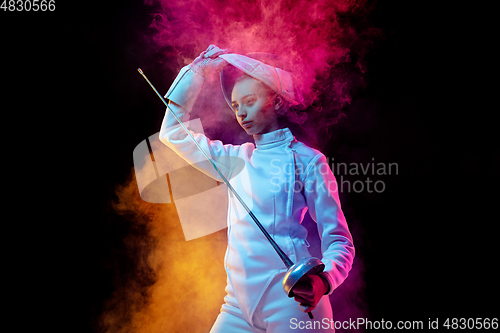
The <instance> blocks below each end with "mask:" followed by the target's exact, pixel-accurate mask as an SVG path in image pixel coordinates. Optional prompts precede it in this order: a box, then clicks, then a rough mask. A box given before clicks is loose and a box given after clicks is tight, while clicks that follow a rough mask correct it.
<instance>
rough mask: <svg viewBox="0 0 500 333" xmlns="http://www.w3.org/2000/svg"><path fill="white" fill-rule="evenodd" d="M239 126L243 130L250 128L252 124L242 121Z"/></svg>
mask: <svg viewBox="0 0 500 333" xmlns="http://www.w3.org/2000/svg"><path fill="white" fill-rule="evenodd" d="M241 126H243V128H249V127H250V126H252V122H251V121H244V122H242V123H241Z"/></svg>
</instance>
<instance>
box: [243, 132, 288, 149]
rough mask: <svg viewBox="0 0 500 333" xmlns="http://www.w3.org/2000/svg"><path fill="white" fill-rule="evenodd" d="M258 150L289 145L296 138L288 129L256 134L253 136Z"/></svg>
mask: <svg viewBox="0 0 500 333" xmlns="http://www.w3.org/2000/svg"><path fill="white" fill-rule="evenodd" d="M253 138H254V140H255V145H256V146H257V149H260V150H262V149H270V148H273V147H276V146H279V145H283V144H289V143H290V142H291V141H294V140H295V138H294V136H293V134H292V132H291V131H290V130H289V129H288V128H280V129H277V130H275V131H272V132H269V133H264V134H255V135H254V136H253Z"/></svg>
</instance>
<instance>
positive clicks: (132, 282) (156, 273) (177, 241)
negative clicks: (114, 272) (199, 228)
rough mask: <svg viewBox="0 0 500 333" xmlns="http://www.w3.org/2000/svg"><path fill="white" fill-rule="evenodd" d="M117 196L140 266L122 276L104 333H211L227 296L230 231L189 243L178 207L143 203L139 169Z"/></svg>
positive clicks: (107, 310)
mask: <svg viewBox="0 0 500 333" xmlns="http://www.w3.org/2000/svg"><path fill="white" fill-rule="evenodd" d="M167 190H168V189H167ZM115 192H116V195H117V197H118V200H117V201H116V202H114V203H113V208H114V209H115V211H116V212H117V213H118V214H120V215H122V216H124V217H126V218H127V219H128V220H130V222H131V228H130V232H129V234H128V235H127V236H126V237H125V238H124V239H123V242H124V245H125V247H126V249H127V253H128V254H129V256H130V258H131V259H133V262H134V265H135V267H134V268H133V269H132V272H131V273H130V274H127V276H119V277H117V279H116V282H115V291H114V293H113V294H112V296H111V298H110V299H108V300H106V301H105V304H104V310H103V313H102V315H101V318H100V331H101V332H105V333H139V332H140V333H155V332H162V333H164V332H208V331H209V330H210V328H211V326H212V325H213V323H214V321H215V319H216V317H217V315H218V313H219V310H220V306H221V305H222V303H223V297H224V295H225V291H224V287H225V285H226V272H225V270H224V263H223V262H224V251H225V249H226V245H227V237H226V232H227V231H226V230H221V231H219V232H216V233H214V234H211V235H208V236H205V237H202V238H199V239H196V240H192V241H189V242H187V241H185V240H184V235H183V232H182V228H181V224H180V221H179V219H178V216H177V212H176V209H175V204H152V203H148V202H145V201H143V200H142V199H141V197H140V195H139V190H138V188H137V183H136V179H135V173H134V170H133V169H132V171H131V173H130V176H129V178H128V179H127V180H126V182H125V183H124V184H120V185H118V186H117V187H116V190H115Z"/></svg>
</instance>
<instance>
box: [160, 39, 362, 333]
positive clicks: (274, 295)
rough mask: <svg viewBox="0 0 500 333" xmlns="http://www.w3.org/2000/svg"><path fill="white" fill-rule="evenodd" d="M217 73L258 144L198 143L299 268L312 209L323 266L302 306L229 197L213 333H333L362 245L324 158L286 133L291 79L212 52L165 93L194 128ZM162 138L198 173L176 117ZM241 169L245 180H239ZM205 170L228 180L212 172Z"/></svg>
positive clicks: (299, 290)
mask: <svg viewBox="0 0 500 333" xmlns="http://www.w3.org/2000/svg"><path fill="white" fill-rule="evenodd" d="M210 71H222V74H221V81H222V90H223V93H224V95H225V98H226V100H227V101H228V104H229V106H230V108H231V109H232V110H233V112H234V114H235V116H236V119H237V121H238V123H239V124H240V125H241V127H242V128H243V129H244V130H245V131H246V133H247V134H249V135H252V136H253V138H254V141H255V144H253V143H245V144H242V145H230V144H223V143H222V142H220V141H216V140H210V139H209V138H207V137H206V136H204V135H202V134H194V137H195V139H196V140H197V142H198V143H199V144H200V146H201V147H202V148H203V149H204V150H205V151H206V152H207V153H208V154H209V155H211V157H212V158H213V159H214V160H215V161H216V164H217V165H218V167H219V168H220V170H221V171H222V172H223V173H224V176H225V177H226V178H227V179H229V180H230V182H231V185H232V186H233V187H234V188H235V190H236V191H237V192H238V194H239V195H240V196H241V197H242V198H243V199H244V201H245V203H246V204H247V205H248V206H251V207H252V208H251V210H252V213H253V214H254V215H255V216H256V217H257V218H258V219H259V221H260V222H261V223H262V225H263V226H264V227H265V228H266V230H267V231H268V232H269V233H270V235H271V236H272V237H273V239H274V240H275V241H276V243H278V245H279V246H280V247H281V249H282V250H283V251H284V252H285V253H286V254H287V255H288V256H289V257H290V259H291V260H292V261H293V262H297V261H299V260H301V259H303V258H307V257H310V256H311V255H310V254H309V251H308V246H309V245H308V243H307V240H306V238H307V230H306V229H305V228H304V227H303V226H302V225H301V222H302V220H303V218H304V215H305V213H306V211H307V210H309V214H310V215H311V217H312V219H313V220H314V221H316V223H317V225H318V232H319V235H320V237H321V250H322V255H323V258H322V262H323V263H324V264H325V271H324V272H323V273H321V274H320V275H306V276H304V277H303V278H302V279H301V280H300V281H299V282H298V283H297V285H296V286H295V287H294V288H293V292H294V294H295V298H294V299H292V298H288V296H287V295H286V294H285V292H284V291H283V287H282V281H283V277H284V275H285V273H286V271H287V269H286V267H285V265H284V264H283V262H282V261H281V259H280V258H279V256H278V255H277V254H276V253H275V251H274V249H273V248H272V246H271V245H270V244H269V242H268V241H267V239H266V238H265V237H264V235H263V234H262V232H261V231H260V230H259V229H258V227H257V226H256V225H255V224H254V222H253V221H252V219H251V218H250V216H248V215H247V214H246V212H245V211H244V210H243V209H242V207H241V204H240V202H239V201H238V200H236V198H234V197H233V196H232V195H229V207H228V247H227V251H226V256H225V268H226V272H227V287H226V293H227V294H226V296H225V298H224V304H223V305H222V308H221V313H220V314H219V316H218V317H217V320H216V322H215V324H214V326H213V327H212V330H211V332H213V333H215V332H223V333H224V332H231V333H238V332H275V333H284V332H297V331H300V329H301V328H304V329H305V331H307V332H333V331H334V329H333V324H332V322H331V321H330V320H331V318H332V309H331V306H330V302H329V298H328V296H327V295H330V294H331V293H332V292H333V291H334V290H335V288H336V287H337V286H339V285H340V284H341V283H342V282H343V281H344V280H345V278H346V277H347V275H348V273H349V271H350V269H351V265H352V262H353V259H354V246H353V243H352V237H351V234H350V232H349V229H348V226H347V223H346V221H345V218H344V215H343V213H342V210H341V206H340V201H339V197H338V193H337V183H336V181H335V177H334V175H333V174H332V172H331V170H330V168H329V166H328V164H327V162H326V158H325V156H324V155H323V154H322V153H321V152H319V151H317V150H315V149H312V148H310V147H308V146H307V145H305V144H304V143H302V142H300V141H297V140H296V139H295V137H294V135H293V134H292V132H291V131H290V129H289V128H288V127H284V124H286V117H287V114H288V112H289V108H290V107H291V106H294V105H297V104H299V103H300V97H299V95H298V94H297V93H296V89H294V85H293V80H292V76H291V74H290V73H289V72H286V71H284V70H282V69H280V68H276V67H273V66H270V65H268V64H266V63H264V62H262V61H258V60H255V59H253V58H250V57H247V56H243V55H238V54H227V53H226V51H225V50H221V49H220V48H218V47H216V46H214V45H210V46H209V48H208V49H207V50H206V51H204V52H202V53H201V55H200V56H199V57H198V58H196V59H195V61H194V62H193V63H191V64H190V65H188V66H186V67H184V68H183V69H182V70H181V72H180V73H179V75H178V76H177V78H176V79H175V81H174V83H173V84H172V86H171V87H170V89H169V91H168V92H167V94H166V95H165V97H166V98H168V99H169V106H170V107H171V109H172V110H173V111H174V112H175V113H176V115H177V116H178V117H179V119H180V120H181V121H183V122H184V121H187V120H189V112H190V110H191V109H192V107H193V104H194V102H195V100H196V97H197V95H198V94H199V92H200V90H201V89H202V86H203V83H204V77H205V76H206V75H207V74H208V73H209V72H210ZM231 73H232V75H231ZM160 140H161V141H162V142H163V143H165V144H166V145H167V146H169V147H170V148H171V149H173V150H174V151H176V152H177V153H178V154H179V155H180V156H181V157H182V158H184V159H185V160H186V161H188V162H190V163H192V164H193V165H194V164H196V163H197V162H200V161H202V160H203V159H204V158H203V157H202V156H201V155H202V153H201V152H200V151H199V150H198V148H197V147H196V146H195V145H194V144H193V143H192V141H191V139H190V138H189V137H188V136H187V134H186V133H184V131H183V129H182V128H181V127H180V126H178V124H177V121H176V120H175V118H174V117H173V116H172V115H171V114H170V112H169V111H168V110H167V112H166V115H165V118H164V120H163V123H162V127H161V131H160ZM242 167H243V168H244V171H245V172H244V173H245V174H246V175H247V177H238V176H237V175H236V174H237V173H238V172H240V171H241V169H242ZM202 171H203V172H205V173H206V174H208V175H210V176H211V177H213V178H215V179H217V180H219V181H220V177H219V176H218V175H217V173H216V172H215V170H213V168H211V167H209V168H207V169H203V170H202ZM297 302H298V303H299V304H300V306H298V304H297ZM313 309H314V317H315V318H314V320H313V321H314V322H315V323H311V324H307V322H309V321H310V319H309V317H308V316H307V314H306V312H309V311H312V310H313ZM308 325H309V326H308ZM310 328H312V329H310Z"/></svg>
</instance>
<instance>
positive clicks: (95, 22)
mask: <svg viewBox="0 0 500 333" xmlns="http://www.w3.org/2000/svg"><path fill="white" fill-rule="evenodd" d="M487 12H488V10H486V9H485V8H465V7H464V8H462V7H460V5H456V4H455V5H454V6H450V7H447V6H444V5H442V6H439V7H438V6H437V5H436V4H432V3H430V4H426V3H410V2H403V1H379V2H378V4H377V7H376V9H375V10H374V11H373V12H372V13H371V14H370V20H371V21H372V22H373V24H374V25H375V26H377V27H379V28H381V29H382V30H383V31H384V33H385V34H386V37H385V38H384V39H383V40H381V41H379V42H378V43H377V45H375V47H374V48H373V49H372V51H370V54H369V55H368V73H367V75H368V86H367V88H366V89H365V90H364V91H363V92H361V93H360V94H359V95H358V96H356V99H355V101H354V102H353V105H352V106H351V109H352V110H353V111H352V112H350V113H349V117H348V118H349V119H348V120H347V121H346V123H344V125H342V126H339V128H338V129H337V131H338V135H336V136H335V138H336V139H335V140H336V142H335V145H333V143H332V146H331V147H329V151H328V152H329V153H330V154H335V152H336V151H337V150H336V149H337V148H338V147H343V146H348V147H352V148H353V149H358V150H359V151H360V152H361V155H362V156H363V157H364V158H370V157H372V156H375V157H377V156H384V158H385V161H387V162H397V163H398V165H399V174H398V175H397V177H391V178H388V180H387V183H386V186H387V188H388V190H387V191H385V192H384V193H382V194H377V195H375V194H357V195H351V196H349V197H348V198H346V201H348V204H347V205H348V206H349V211H350V212H353V214H355V219H356V221H358V222H359V223H360V226H361V227H362V230H363V235H362V240H363V241H364V242H365V244H364V245H363V246H362V248H363V253H362V255H363V257H364V260H365V263H366V265H367V266H366V277H365V278H366V283H367V289H366V301H367V303H368V306H369V308H370V314H371V316H372V317H373V318H374V319H379V318H384V319H386V320H398V319H407V320H424V321H427V319H428V318H437V317H439V318H442V319H444V318H446V317H467V318H469V317H483V318H485V317H490V318H491V317H493V316H495V315H498V313H497V312H496V311H495V310H497V309H498V307H497V306H496V305H495V304H496V302H495V301H496V299H497V297H498V269H497V267H496V266H498V259H497V254H498V250H497V247H496V246H495V245H496V243H495V240H496V237H495V233H496V232H497V231H496V227H497V224H498V223H497V222H498V217H497V215H496V214H495V207H496V205H497V203H496V201H497V200H496V199H497V197H498V196H497V190H496V183H495V182H496V181H497V180H498V176H497V174H496V171H497V166H498V150H497V149H496V145H497V142H498V139H497V136H496V135H495V134H496V132H495V123H494V121H495V118H494V115H495V113H497V112H498V111H497V109H498V107H496V105H495V104H494V103H492V101H493V99H494V98H493V97H494V96H495V93H496V92H495V85H496V82H497V81H498V79H497V78H496V77H495V75H494V74H493V72H492V71H493V69H494V67H495V66H496V65H495V61H494V60H496V59H494V56H493V55H492V52H491V51H490V45H493V39H491V40H490V39H488V38H487V32H488V31H489V22H490V21H489V20H488V17H487V15H486V14H487ZM0 21H1V27H2V37H1V38H2V47H1V48H2V51H1V54H2V66H3V67H4V70H3V74H2V81H3V82H4V83H3V84H2V93H1V94H2V110H3V116H4V118H3V119H4V121H3V124H4V134H6V137H7V138H6V139H5V142H4V144H5V146H6V147H5V153H6V158H5V159H4V165H5V167H7V170H10V171H11V172H19V171H20V172H21V174H22V175H23V177H21V178H22V179H23V180H24V181H26V178H28V180H27V182H26V185H24V184H25V183H24V182H17V181H16V186H14V187H9V190H8V193H9V195H13V196H14V198H15V199H14V200H13V201H14V202H15V203H16V204H18V203H21V205H20V208H15V212H16V214H14V215H15V216H16V217H17V218H16V220H17V221H18V223H16V225H20V226H21V230H20V231H19V233H16V235H19V237H18V238H16V239H17V240H18V241H17V242H16V243H15V244H16V245H13V247H12V248H13V249H19V247H21V248H23V249H25V248H26V249H28V248H29V249H30V250H29V251H27V254H26V255H24V254H23V255H22V256H21V257H22V259H21V260H17V259H15V258H14V257H15V256H12V255H9V257H12V258H13V260H14V262H16V263H17V264H19V263H21V264H20V266H21V267H22V268H26V267H28V271H29V272H30V273H29V274H26V275H23V277H26V276H28V281H30V285H29V288H28V289H29V290H30V291H29V292H28V295H24V296H21V292H20V291H19V292H17V291H16V292H15V293H14V297H15V298H16V299H18V300H19V299H21V298H22V299H23V300H29V301H27V302H28V304H31V306H30V308H31V309H33V312H39V311H40V310H42V309H45V310H47V309H48V310H49V313H51V314H50V315H44V316H43V321H42V322H46V323H52V324H56V323H58V324H61V323H63V322H65V323H66V321H69V322H71V323H72V324H68V325H70V326H67V327H71V328H68V329H67V331H71V332H73V331H82V332H83V331H86V332H92V331H95V329H96V326H95V325H96V322H95V320H96V318H97V317H98V316H99V314H100V311H101V306H102V301H103V300H104V299H106V298H108V297H110V295H111V292H112V291H113V288H114V286H113V274H116V272H115V271H112V270H110V269H109V268H107V267H106V266H105V265H104V264H103V262H109V261H110V260H111V261H113V260H115V261H117V262H119V263H118V264H117V265H118V266H120V265H122V266H123V267H122V268H121V271H126V270H127V269H128V268H127V264H130V263H128V262H127V259H126V257H125V256H124V254H123V253H121V252H120V251H121V249H120V246H122V245H121V242H120V240H121V239H122V238H123V236H124V235H126V234H127V232H128V223H127V221H124V220H123V219H122V218H121V217H119V216H117V215H116V214H115V213H114V212H113V210H112V208H111V207H110V201H111V200H115V199H116V197H115V194H114V188H115V186H116V184H118V183H121V182H123V181H124V180H125V179H126V177H127V176H128V173H129V172H130V168H131V167H132V164H133V161H132V151H133V149H134V148H135V146H136V145H137V144H138V143H139V142H140V141H142V140H143V139H144V138H146V137H147V136H149V135H151V134H153V133H156V132H157V131H158V128H159V124H160V122H161V119H162V117H163V113H164V107H163V106H162V104H161V101H159V100H158V99H157V98H156V97H155V96H154V94H153V92H152V91H151V89H150V88H149V87H148V86H147V85H146V84H145V82H144V81H143V79H142V78H141V77H140V75H139V74H138V73H137V71H136V69H137V68H138V67H142V68H143V69H145V70H146V69H147V70H148V71H149V72H148V73H149V74H148V77H149V78H150V80H151V81H152V82H155V83H156V85H157V87H158V88H159V89H161V90H165V89H166V88H168V86H169V84H170V82H171V81H172V80H173V78H174V76H173V75H174V73H168V75H164V74H163V73H158V72H155V71H154V68H155V66H154V64H155V62H156V61H158V59H157V58H155V57H156V55H155V54H151V53H148V52H147V49H145V48H144V47H143V46H144V45H143V44H141V43H142V41H141V38H142V36H143V35H144V34H147V33H148V31H149V30H148V25H149V23H150V21H151V13H150V8H148V7H147V6H144V5H143V4H142V1H135V2H134V1H115V2H108V1H107V2H100V3H98V4H96V3H95V4H89V3H78V4H69V3H68V4H66V3H62V1H57V9H56V11H55V12H53V13H18V12H13V13H9V12H1V13H0ZM14 142H16V143H17V144H13V143H14ZM328 152H327V153H328ZM363 154H364V155H363ZM14 160H17V161H20V162H19V163H17V162H16V163H14V162H13V161H14ZM21 178H19V179H21ZM6 180H7V181H10V180H13V179H12V177H11V176H7V177H6ZM12 189H14V190H12ZM13 207H14V206H9V207H7V206H6V209H7V211H10V210H13V209H14V208H13ZM16 207H17V206H16ZM30 213H34V215H33V217H31V216H32V215H31V214H30ZM26 234H28V235H29V236H32V237H24V236H22V235H26ZM360 237H361V236H360ZM32 239H33V240H32ZM32 244H33V245H35V244H36V245H35V246H33V249H32V247H31V246H30V245H32ZM31 249H32V250H31ZM14 252H15V253H19V252H18V251H14ZM16 271H17V270H16ZM13 276H14V282H20V281H24V280H22V279H21V278H20V277H19V278H17V275H16V274H14V275H13ZM22 285H23V286H26V284H25V283H22ZM75 285H76V286H77V287H75ZM17 290H26V288H20V289H17ZM59 291H61V292H62V295H63V296H66V297H63V298H62V299H61V300H60V301H59V298H57V297H56V295H59V294H60V293H59ZM56 299H57V301H55V300H56ZM54 301H55V302H54ZM22 303H23V304H26V303H25V301H22ZM63 310H69V311H68V314H64V315H62V313H63ZM64 313H66V312H64ZM42 322H40V323H42Z"/></svg>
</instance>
